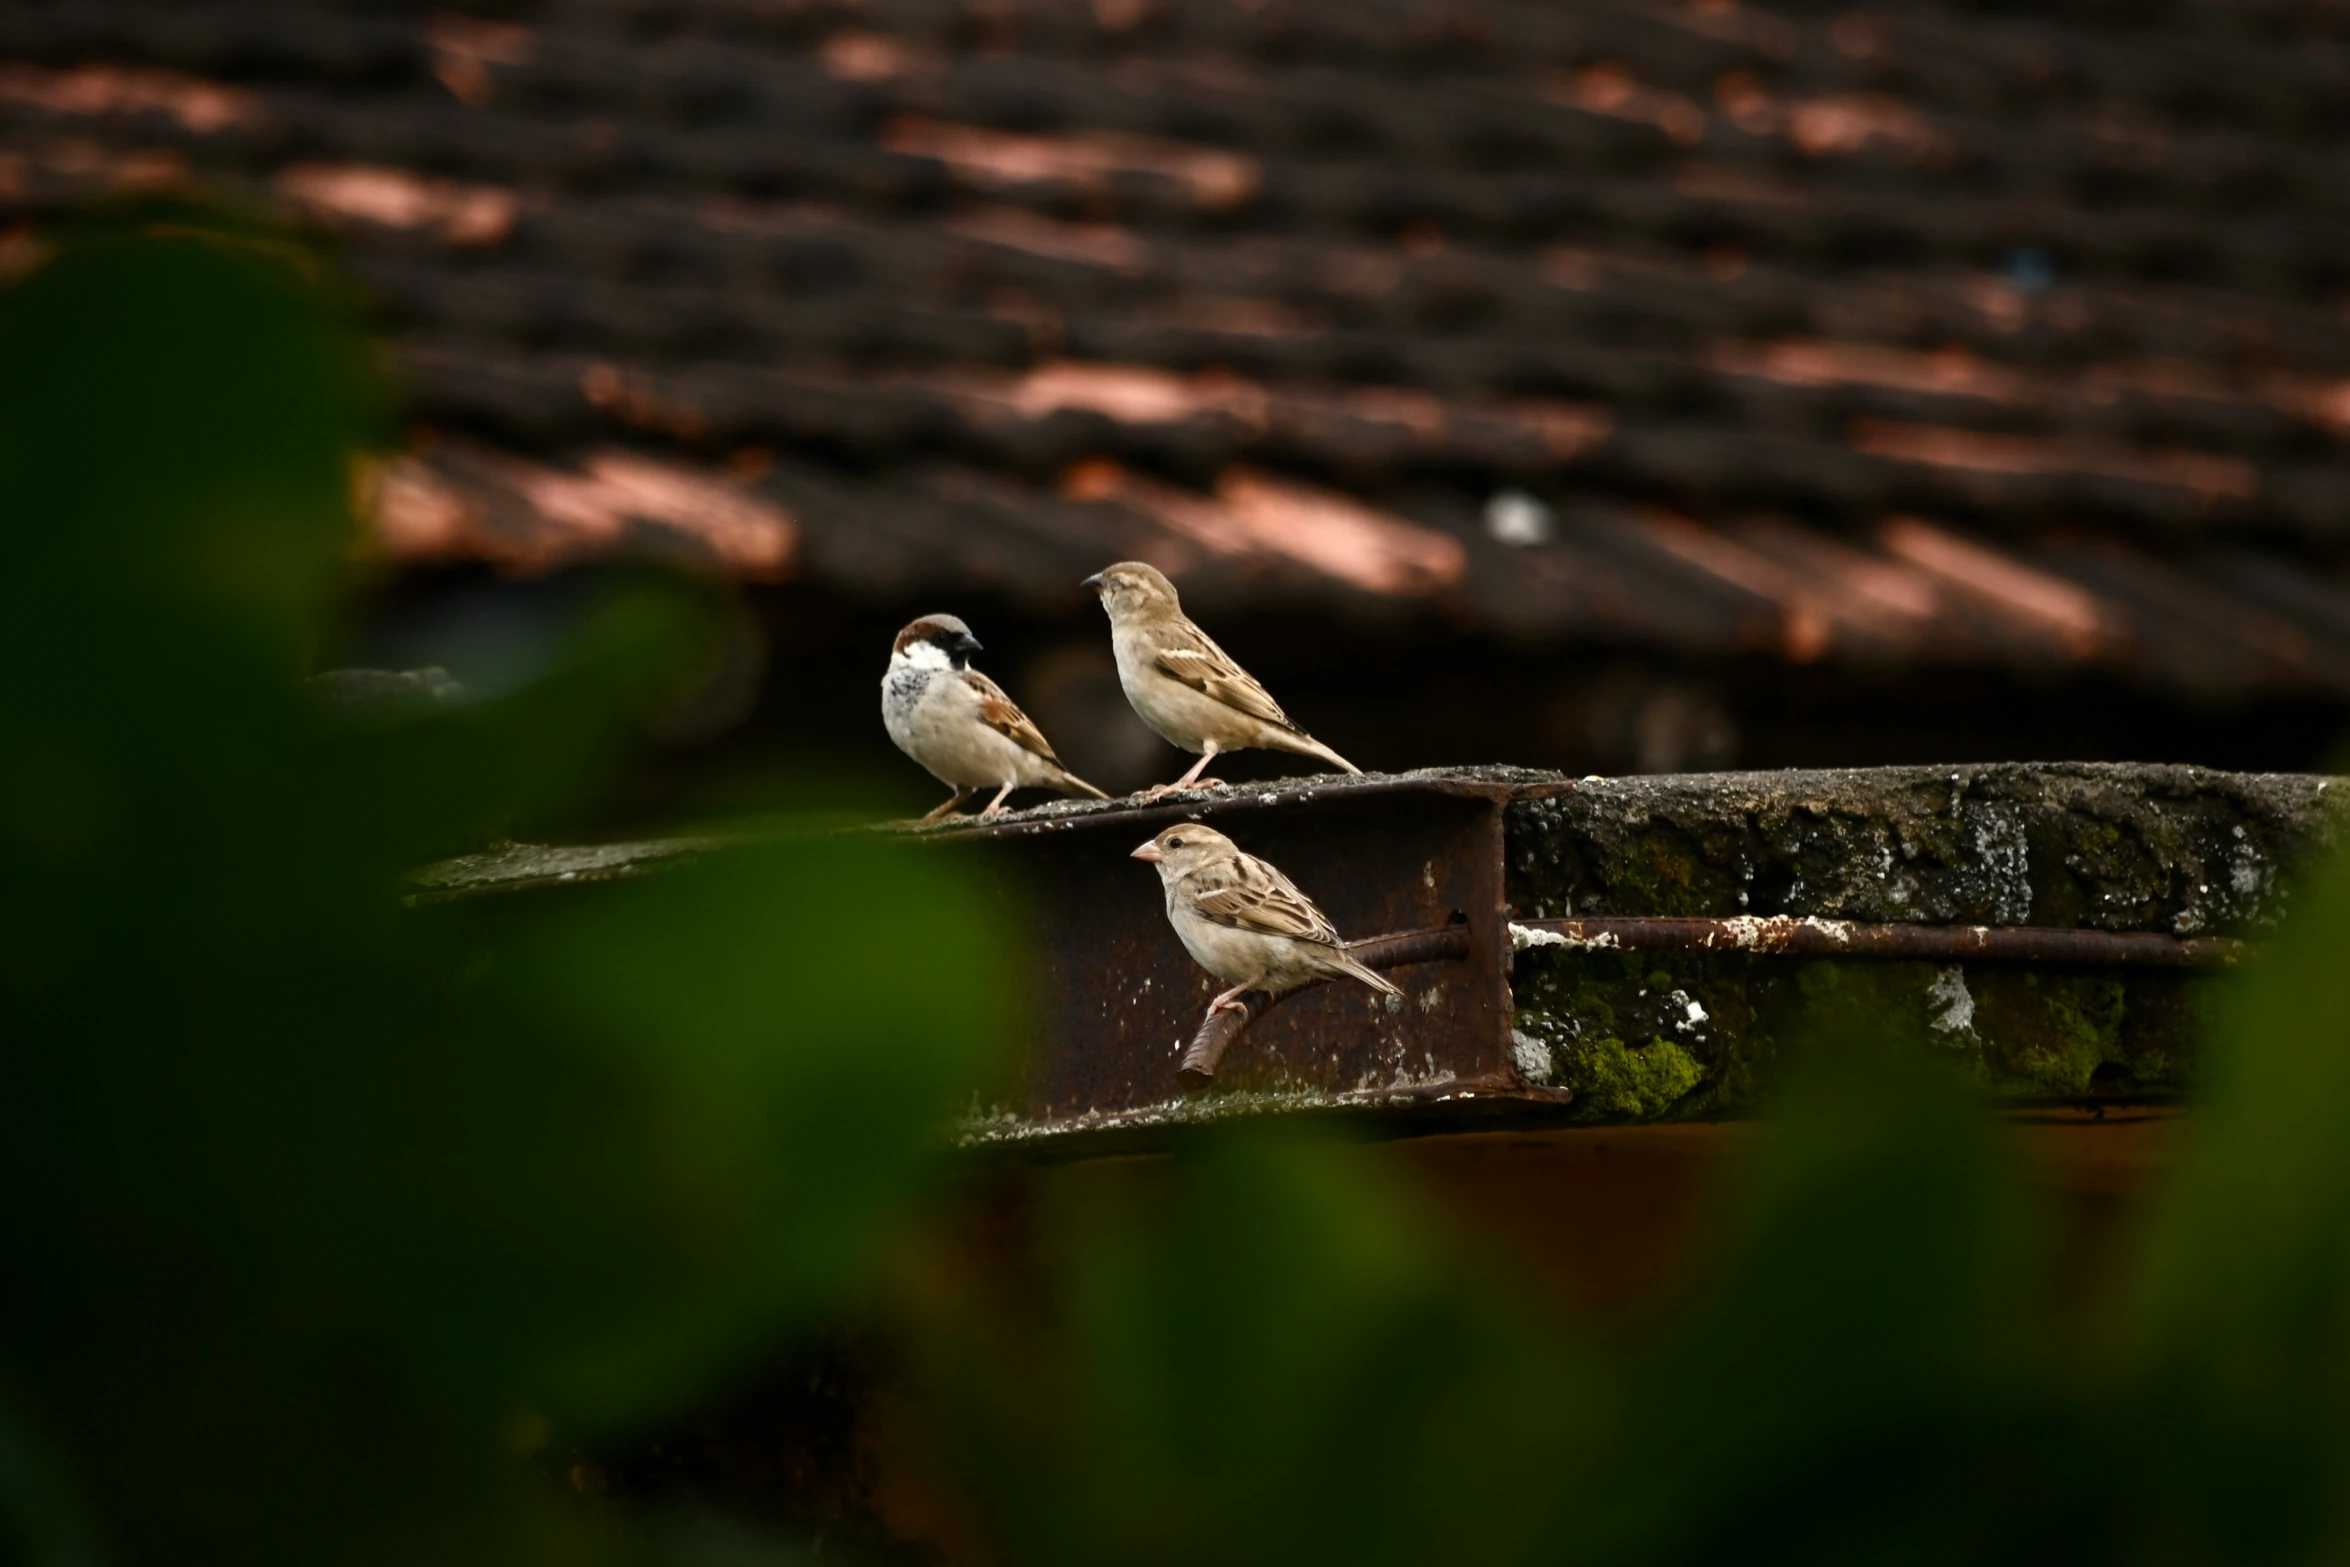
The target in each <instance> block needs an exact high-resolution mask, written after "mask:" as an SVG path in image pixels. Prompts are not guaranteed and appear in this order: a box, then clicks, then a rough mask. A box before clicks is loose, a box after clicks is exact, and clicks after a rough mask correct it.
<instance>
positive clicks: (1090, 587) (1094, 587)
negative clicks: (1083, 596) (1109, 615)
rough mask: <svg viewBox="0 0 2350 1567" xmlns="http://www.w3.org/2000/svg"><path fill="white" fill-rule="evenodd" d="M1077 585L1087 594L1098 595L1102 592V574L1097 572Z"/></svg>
mask: <svg viewBox="0 0 2350 1567" xmlns="http://www.w3.org/2000/svg"><path fill="white" fill-rule="evenodd" d="M1077 585H1078V586H1079V587H1081V588H1083V589H1085V591H1086V592H1088V593H1099V592H1100V591H1101V590H1102V574H1101V573H1100V572H1098V571H1097V572H1095V573H1094V574H1093V575H1092V576H1090V577H1088V578H1086V579H1085V580H1084V581H1083V582H1080V583H1079V584H1077Z"/></svg>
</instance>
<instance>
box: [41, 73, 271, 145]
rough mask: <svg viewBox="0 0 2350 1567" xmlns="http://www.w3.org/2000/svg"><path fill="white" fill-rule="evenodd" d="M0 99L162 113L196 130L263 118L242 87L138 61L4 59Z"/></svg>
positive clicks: (56, 109) (61, 109) (90, 110)
mask: <svg viewBox="0 0 2350 1567" xmlns="http://www.w3.org/2000/svg"><path fill="white" fill-rule="evenodd" d="M0 99H6V100H9V101H12V102H16V103H27V104H32V105H33V106H35V107H37V108H42V109H46V110H48V111H49V112H50V113H52V114H87V115H98V114H164V115H169V116H170V117H171V118H172V119H175V120H177V121H178V122H179V123H180V124H181V125H182V126H183V127H185V128H186V129H188V130H191V131H194V132H195V133H197V134H198V135H200V136H201V135H211V134H213V133H214V132H217V131H224V130H227V129H229V128H230V127H232V126H238V125H253V124H257V123H259V121H260V119H261V117H262V116H261V106H260V102H259V100H258V99H256V98H255V97H254V96H253V95H252V94H251V93H249V92H246V91H245V90H244V89H243V88H240V87H231V86H228V85H227V84H225V83H222V82H211V81H206V80H204V79H203V78H202V77H198V76H185V75H182V74H180V73H179V72H177V71H156V70H146V69H143V68H140V67H136V66H120V65H82V66H75V67H73V68H71V69H69V70H61V71H52V70H43V69H42V68H41V67H39V66H37V65H27V64H23V63H21V62H15V61H10V62H6V63H0Z"/></svg>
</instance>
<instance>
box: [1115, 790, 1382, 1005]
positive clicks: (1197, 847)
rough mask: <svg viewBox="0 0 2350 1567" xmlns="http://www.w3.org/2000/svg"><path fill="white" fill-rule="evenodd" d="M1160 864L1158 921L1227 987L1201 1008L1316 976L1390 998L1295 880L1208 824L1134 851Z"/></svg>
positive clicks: (1191, 825) (1171, 832) (1278, 990)
mask: <svg viewBox="0 0 2350 1567" xmlns="http://www.w3.org/2000/svg"><path fill="white" fill-rule="evenodd" d="M1134 857H1135V858H1136V859H1138V860H1143V861H1147V862H1148V863H1150V864H1152V865H1155V866H1157V867H1158V869H1159V881H1160V883H1161V885H1163V886H1164V887H1165V888H1166V892H1167V923H1169V924H1170V925H1173V926H1174V927H1175V934H1176V936H1177V937H1178V938H1179V939H1180V940H1181V941H1182V942H1183V948H1184V950H1185V951H1186V952H1189V953H1190V954H1191V957H1192V961H1193V962H1195V963H1197V964H1198V965H1199V966H1200V967H1201V968H1204V969H1206V970H1207V971H1208V972H1209V973H1210V974H1213V975H1215V976H1216V978H1218V979H1220V980H1223V981H1225V982H1226V983H1228V984H1230V985H1231V987H1232V988H1231V989H1230V990H1227V991H1225V992H1224V993H1223V994H1222V995H1220V996H1218V997H1217V998H1216V999H1215V1000H1213V1001H1211V1002H1209V1003H1208V1014H1209V1016H1211V1017H1212V1016H1214V1015H1215V1014H1216V1013H1218V1012H1222V1011H1225V1010H1226V1009H1230V1010H1232V1011H1235V1012H1245V1011H1246V1010H1247V1008H1246V1007H1245V1006H1244V1005H1243V1004H1242V1002H1241V1000H1240V998H1241V997H1242V996H1243V995H1245V994H1246V993H1247V992H1249V991H1252V990H1262V991H1266V992H1268V993H1270V994H1272V995H1274V996H1283V995H1287V994H1288V993H1289V992H1290V991H1293V990H1296V989H1298V988H1299V987H1300V986H1303V985H1310V984H1312V983H1313V982H1314V981H1316V980H1319V979H1341V978H1344V979H1359V980H1361V981H1362V982H1363V983H1364V984H1366V985H1368V986H1370V987H1371V988H1372V989H1373V990H1376V991H1378V992H1379V993H1380V994H1381V995H1383V996H1399V995H1401V994H1403V992H1402V991H1400V990H1397V989H1396V988H1395V987H1394V986H1393V985H1391V984H1389V983H1388V982H1387V981H1386V980H1385V979H1384V978H1382V977H1381V976H1380V975H1379V974H1377V973H1375V972H1373V971H1372V970H1370V969H1367V968H1365V967H1363V965H1362V964H1360V963H1357V962H1356V961H1355V960H1354V959H1353V958H1350V957H1348V956H1347V955H1346V948H1345V946H1344V944H1343V943H1341V942H1340V941H1339V939H1338V928H1337V927H1336V926H1334V925H1332V924H1331V923H1330V919H1329V916H1327V915H1325V914H1324V913H1323V912H1322V911H1321V910H1320V909H1317V908H1315V907H1314V902H1313V900H1312V899H1311V898H1309V897H1307V896H1306V895H1305V894H1304V893H1302V892H1300V891H1298V890H1297V884H1296V883H1295V882H1292V881H1291V880H1290V879H1289V878H1288V877H1286V876H1284V875H1282V874H1281V873H1280V872H1279V871H1277V870H1275V869H1274V868H1273V867H1272V866H1270V865H1268V864H1266V863H1265V862H1264V861H1263V860H1260V859H1258V858H1257V857H1256V856H1255V855H1253V854H1247V853H1244V852H1242V850H1241V848H1240V846H1239V845H1238V844H1235V843H1234V842H1233V841H1232V840H1231V839H1229V838H1227V837H1225V836H1224V835H1223V834H1222V833H1220V832H1218V831H1216V830H1215V829H1214V828H1212V827H1202V826H1200V825H1199V824H1198V823H1196V822H1183V823H1179V824H1178V825H1176V826H1173V827H1170V828H1168V829H1167V830H1166V831H1165V832H1162V833H1160V834H1159V835H1158V836H1157V837H1155V838H1153V839H1151V840H1150V841H1149V842H1147V843H1145V844H1143V845H1142V847H1140V848H1139V849H1136V850H1135V851H1134Z"/></svg>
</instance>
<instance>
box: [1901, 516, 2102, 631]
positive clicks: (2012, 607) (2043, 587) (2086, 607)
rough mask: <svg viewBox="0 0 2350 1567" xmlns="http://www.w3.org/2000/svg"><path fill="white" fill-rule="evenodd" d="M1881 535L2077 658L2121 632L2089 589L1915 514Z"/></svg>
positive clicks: (1921, 565)
mask: <svg viewBox="0 0 2350 1567" xmlns="http://www.w3.org/2000/svg"><path fill="white" fill-rule="evenodd" d="M1879 539H1880V541H1881V542H1882V543H1883V544H1884V546H1885V548H1886V550H1887V551H1889V552H1890V553H1891V554H1893V555H1894V556H1896V557H1898V558H1899V559H1901V560H1904V561H1907V562H1908V563H1909V564H1911V565H1913V566H1916V567H1917V568H1918V569H1919V570H1921V571H1925V572H1928V573H1930V574H1931V575H1933V576H1935V577H1938V578H1940V579H1941V580H1942V581H1944V582H1946V583H1948V584H1950V585H1951V586H1953V587H1957V588H1962V589H1965V590H1966V591H1968V592H1969V593H1972V594H1974V595H1976V596H1977V597H1979V598H1982V599H1986V600H1988V601H1990V602H1991V603H1993V604H1996V605H1998V606H1999V607H2000V608H2001V609H2002V610H2004V611H2006V612H2007V613H2008V614H2009V615H2011V616H2013V617H2014V618H2016V619H2019V620H2022V621H2024V622H2026V623H2028V624H2030V625H2032V626H2034V627H2036V628H2037V629H2039V630H2040V631H2041V632H2042V633H2044V634H2046V635H2048V636H2051V637H2053V638H2054V639H2055V640H2056V641H2058V642H2059V643H2061V644H2062V645H2063V646H2064V647H2065V649H2066V650H2067V651H2068V652H2070V653H2071V654H2072V655H2073V656H2074V657H2076V658H2086V657H2089V656H2091V655H2092V654H2095V653H2097V652H2098V651H2100V650H2101V649H2102V648H2103V647H2104V646H2105V645H2106V644H2107V643H2108V642H2110V641H2111V640H2113V639H2114V638H2115V637H2117V636H2118V635H2119V631H2120V625H2121V622H2120V620H2119V618H2118V617H2116V616H2114V615H2113V614H2111V613H2110V612H2109V611H2108V610H2107V609H2106V608H2105V606H2104V605H2103V603H2102V602H2101V601H2100V600H2099V599H2098V598H2097V596H2096V595H2095V594H2093V593H2091V592H2089V591H2088V590H2087V589H2086V588H2083V587H2080V586H2078V585H2077V584H2074V583H2070V582H2067V581H2065V580H2064V579H2063V578H2061V577H2054V576H2051V575H2049V574H2048V573H2047V572H2044V571H2038V570H2035V569H2034V568H2032V567H2030V566H2027V565H2025V564H2024V563H2023V562H2022V561H2019V560H2016V559H2014V558H2012V557H2010V556H2006V555H2002V554H1999V553H1997V552H1996V551H1993V550H1990V549H1986V548H1984V547H1983V546H1982V545H1980V544H1975V543H1971V542H1969V541H1967V540H1965V539H1961V538H1957V537H1955V536H1953V535H1951V534H1948V533H1945V532H1943V531H1942V530H1941V529H1940V528H1937V527H1934V526H1932V525H1931V524H1929V523H1926V522H1924V521H1922V520H1920V519H1918V518H1916V517H1895V518H1892V519H1890V520H1889V521H1887V522H1886V524H1885V526H1884V529H1883V531H1882V532H1881V533H1880V534H1879Z"/></svg>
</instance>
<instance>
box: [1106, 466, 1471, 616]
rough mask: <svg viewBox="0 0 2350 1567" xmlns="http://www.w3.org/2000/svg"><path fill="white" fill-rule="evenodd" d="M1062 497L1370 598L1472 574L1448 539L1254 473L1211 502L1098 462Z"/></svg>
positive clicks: (1431, 587) (1226, 481) (1246, 471)
mask: <svg viewBox="0 0 2350 1567" xmlns="http://www.w3.org/2000/svg"><path fill="white" fill-rule="evenodd" d="M1062 493H1064V494H1066V495H1069V496H1071V497H1072V498H1074V499H1080V500H1109V501H1116V502H1118V503H1120V504H1121V505H1124V506H1127V507H1129V508H1130V509H1132V510H1134V511H1137V512H1140V513H1141V514H1143V515H1144V516H1147V517H1149V518H1151V519H1152V520H1153V521H1155V522H1157V523H1159V524H1160V525H1161V526H1162V527H1164V528H1166V529H1168V530H1169V531H1170V532H1172V533H1174V534H1176V535H1178V536H1179V537H1180V538H1182V539H1183V540H1184V541H1185V542H1187V543H1190V544H1194V545H1197V546H1199V547H1201V548H1204V549H1206V550H1207V551H1208V552H1209V553H1211V554H1214V555H1223V556H1239V557H1245V556H1250V555H1259V556H1276V557H1279V558H1282V559H1286V560H1289V561H1292V562H1294V563H1296V564H1298V565H1302V566H1306V567H1309V568H1311V569H1312V570H1314V571H1317V572H1320V573H1321V574H1323V575H1324V576H1328V577H1333V578H1336V579H1337V580H1339V581H1341V582H1345V583H1349V584H1351V585H1353V586H1355V587H1358V588H1362V589H1364V590H1366V591H1368V592H1372V593H1392V594H1398V595H1406V596H1412V595H1421V594H1427V593H1433V592H1436V591H1438V590H1440V589H1442V588H1446V587H1450V586H1452V585H1453V584H1454V583H1456V582H1458V581H1459V580H1460V579H1461V576H1462V574H1463V573H1464V572H1465V571H1466V570H1467V569H1468V555H1467V552H1466V551H1465V550H1463V549H1462V547H1461V545H1460V541H1459V540H1457V539H1454V538H1453V537H1452V536H1451V535H1449V534H1444V533H1438V532H1436V531H1434V530H1433V529H1429V528H1422V527H1419V526H1418V525H1416V524H1414V523H1409V522H1406V521H1404V520H1403V519H1401V518H1399V517H1393V516H1390V515H1388V514H1387V513H1385V512H1381V511H1377V510H1375V509H1373V508H1372V507H1369V506H1367V505H1365V504H1363V503H1362V502H1360V501H1357V500H1355V499H1353V498H1352V497H1350V496H1345V495H1340V494H1338V493H1336V492H1334V491H1330V490H1321V489H1314V488H1310V487H1308V486H1306V485H1302V484H1297V483H1294V482H1291V481H1288V480H1283V479H1275V478H1273V477H1271V476H1270V475H1268V474H1264V473H1261V472H1259V471H1257V470H1255V469H1252V468H1245V467H1233V468H1228V469H1226V470H1225V471H1224V474H1223V475H1222V477H1221V478H1220V479H1219V480H1218V482H1217V486H1216V493H1215V494H1214V495H1213V496H1208V495H1201V494H1199V493H1198V492H1196V491H1192V490H1184V489H1179V488H1177V487H1176V486H1174V485H1171V484H1165V483H1162V482H1160V481H1158V480H1155V479H1148V478H1144V477H1142V476H1141V475H1139V474H1135V473H1133V472H1130V471H1129V470H1128V469H1126V468H1125V467H1123V466H1122V465H1120V464H1119V463H1116V462H1113V461H1111V460H1109V459H1108V458H1097V459H1094V460H1092V461H1089V462H1084V463H1079V464H1076V465H1075V466H1073V467H1072V468H1071V469H1070V470H1069V472H1068V473H1067V474H1065V475H1064V476H1063V478H1062Z"/></svg>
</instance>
